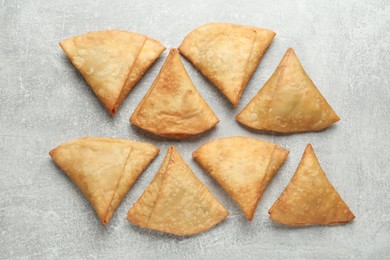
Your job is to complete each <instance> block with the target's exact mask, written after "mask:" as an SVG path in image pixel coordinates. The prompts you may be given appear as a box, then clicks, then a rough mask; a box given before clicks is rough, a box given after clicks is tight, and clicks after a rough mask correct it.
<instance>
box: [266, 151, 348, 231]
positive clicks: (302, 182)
mask: <svg viewBox="0 0 390 260" xmlns="http://www.w3.org/2000/svg"><path fill="white" fill-rule="evenodd" d="M269 214H270V218H271V219H272V220H273V221H276V222H278V223H280V224H285V225H290V226H303V225H330V224H342V223H348V222H350V221H352V220H353V219H354V218H355V216H354V215H353V213H352V212H351V210H350V209H349V208H348V206H347V205H346V204H345V202H344V201H343V200H342V199H341V197H340V195H339V194H338V193H337V191H336V190H335V188H334V187H333V186H332V184H331V183H330V182H329V180H328V179H327V178H326V175H325V172H324V171H323V170H322V169H321V166H320V163H319V162H318V159H317V157H316V155H315V153H314V150H313V148H312V146H311V145H310V144H308V145H307V147H306V149H305V152H304V154H303V156H302V159H301V162H300V163H299V166H298V169H297V171H296V172H295V174H294V176H293V178H292V179H291V181H290V183H289V184H288V185H287V187H286V188H285V190H284V191H283V193H282V195H280V197H279V198H278V200H277V201H276V202H275V203H274V205H273V206H272V207H271V209H270V210H269Z"/></svg>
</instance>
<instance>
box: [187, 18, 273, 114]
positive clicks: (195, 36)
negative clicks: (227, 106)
mask: <svg viewBox="0 0 390 260" xmlns="http://www.w3.org/2000/svg"><path fill="white" fill-rule="evenodd" d="M274 37H275V33H274V32H272V31H270V30H266V29H261V28H256V27H251V26H242V25H235V24H228V23H209V24H205V25H203V26H200V27H198V28H196V29H195V30H193V31H192V32H190V33H189V34H188V35H187V36H186V37H185V39H184V41H183V43H182V44H181V45H180V47H179V50H180V52H181V53H182V54H183V55H184V56H185V57H186V58H187V59H188V60H189V61H190V62H191V63H192V64H193V65H194V66H195V67H196V68H198V69H199V70H200V72H202V74H203V75H204V76H205V77H206V78H208V79H209V80H210V81H211V82H212V83H213V84H214V85H215V86H217V87H218V88H219V89H220V90H221V91H222V93H223V94H224V95H225V96H226V97H227V98H228V99H229V101H230V102H231V103H232V104H233V105H234V106H236V107H237V105H238V100H239V99H240V97H241V95H242V92H243V91H244V89H245V87H246V85H247V83H248V81H249V79H250V78H251V77H252V74H253V72H254V71H255V70H256V68H257V65H258V64H259V62H260V60H261V58H262V56H263V54H264V52H265V51H266V50H267V48H268V46H269V45H270V44H271V42H272V40H273V38H274Z"/></svg>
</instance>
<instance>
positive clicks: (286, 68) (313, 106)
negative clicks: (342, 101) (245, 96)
mask: <svg viewBox="0 0 390 260" xmlns="http://www.w3.org/2000/svg"><path fill="white" fill-rule="evenodd" d="M236 119H237V121H239V122H240V123H242V124H244V125H246V126H248V127H251V128H254V129H257V130H267V131H275V132H282V133H292V132H306V131H319V130H322V129H324V128H327V127H328V126H330V125H331V124H333V123H335V122H337V121H339V120H340V118H339V117H338V116H337V115H336V113H335V112H334V111H333V109H332V108H331V107H330V105H329V104H328V102H327V101H326V100H325V98H324V97H323V96H322V95H321V93H320V92H319V90H318V89H317V88H316V86H315V85H314V83H313V81H312V80H311V79H310V78H309V76H308V75H307V74H306V72H305V70H304V69H303V67H302V65H301V63H300V62H299V60H298V58H297V56H296V55H295V52H294V50H293V49H291V48H290V49H288V50H287V52H286V54H285V55H284V57H283V59H282V61H281V62H280V64H279V66H278V67H277V69H276V70H275V72H274V73H273V74H272V76H271V78H270V79H269V80H268V81H267V82H266V83H265V84H264V86H263V87H262V88H261V89H260V91H259V92H258V93H257V94H256V96H255V97H254V98H253V99H252V100H251V101H250V102H249V104H248V105H247V106H246V107H245V108H244V109H243V110H242V111H241V113H239V114H238V115H237V116H236Z"/></svg>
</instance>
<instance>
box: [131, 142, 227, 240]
mask: <svg viewBox="0 0 390 260" xmlns="http://www.w3.org/2000/svg"><path fill="white" fill-rule="evenodd" d="M228 215H229V213H228V212H227V210H226V209H225V208H224V207H223V206H222V205H221V203H220V202H219V201H218V200H217V199H216V198H215V197H214V196H213V194H212V193H211V192H210V191H209V190H208V189H207V188H206V186H204V184H203V183H202V182H201V181H200V180H199V179H198V178H197V177H196V176H195V174H194V173H193V172H192V171H191V169H190V168H189V166H188V165H187V164H186V163H185V162H184V160H183V159H182V158H181V156H180V154H179V153H178V152H177V151H176V149H175V147H173V146H171V147H169V148H168V152H167V155H166V156H165V159H164V161H163V163H162V165H161V168H160V170H159V171H158V172H157V174H156V176H155V177H154V179H153V180H152V182H151V183H150V185H149V186H148V187H147V188H146V190H145V191H144V193H143V194H142V196H141V197H140V198H139V199H138V201H137V202H136V203H135V204H134V205H133V207H131V208H130V210H129V212H128V214H127V219H128V220H129V221H130V222H132V223H133V224H135V225H137V226H140V227H142V228H150V229H154V230H158V231H161V232H166V233H171V234H174V235H178V236H185V235H193V234H197V233H200V232H203V231H206V230H208V229H209V228H211V227H212V226H214V225H216V224H217V223H219V222H221V221H222V220H224V219H225V218H226V217H227V216H228Z"/></svg>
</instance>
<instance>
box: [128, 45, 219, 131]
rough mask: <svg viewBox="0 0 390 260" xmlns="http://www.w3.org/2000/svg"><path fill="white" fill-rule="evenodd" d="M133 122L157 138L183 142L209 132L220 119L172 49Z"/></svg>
mask: <svg viewBox="0 0 390 260" xmlns="http://www.w3.org/2000/svg"><path fill="white" fill-rule="evenodd" d="M130 122H131V123H132V124H134V125H136V126H138V127H139V128H142V129H144V130H146V131H149V132H151V133H153V134H155V135H159V136H163V137H168V138H173V139H179V138H184V137H188V136H191V135H195V134H199V133H202V132H204V131H207V130H209V129H210V128H212V127H214V126H215V125H216V124H217V123H218V122H219V120H218V118H217V117H216V116H215V114H214V112H213V111H212V110H211V108H210V107H209V106H208V105H207V103H206V101H205V100H204V99H203V98H202V96H201V95H200V94H199V92H198V90H197V89H196V87H195V86H194V84H193V83H192V81H191V79H190V77H189V76H188V74H187V71H186V70H185V68H184V65H183V63H182V62H181V60H180V56H179V53H178V51H177V49H172V50H171V51H170V53H169V55H168V57H167V60H166V61H165V63H164V65H163V67H162V68H161V70H160V73H159V74H158V76H157V78H156V79H155V80H154V82H153V84H152V86H151V87H150V89H149V91H148V93H147V94H146V95H145V97H144V98H143V99H142V101H141V102H140V104H139V105H138V107H137V108H136V109H135V111H134V113H133V115H132V116H131V118H130Z"/></svg>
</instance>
